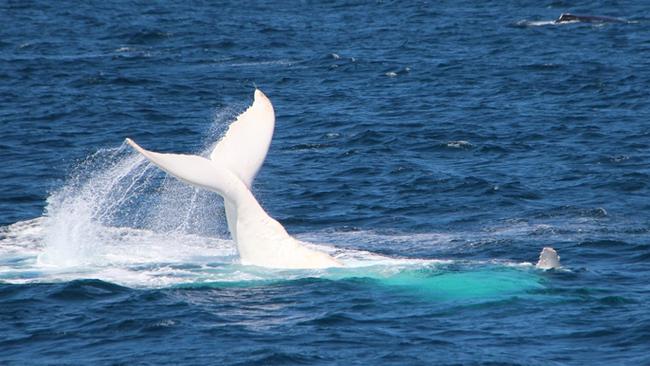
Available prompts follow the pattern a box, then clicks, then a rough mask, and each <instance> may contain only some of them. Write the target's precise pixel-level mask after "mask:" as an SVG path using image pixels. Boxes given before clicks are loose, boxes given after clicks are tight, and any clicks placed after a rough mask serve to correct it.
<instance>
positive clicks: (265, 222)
mask: <svg viewBox="0 0 650 366" xmlns="http://www.w3.org/2000/svg"><path fill="white" fill-rule="evenodd" d="M274 125H275V114H274V112H273V105H272V104H271V101H270V100H269V99H268V98H267V97H266V96H265V95H264V93H262V92H261V91H259V90H255V100H254V102H253V105H252V106H250V107H249V108H248V109H247V110H246V111H245V112H244V113H242V114H241V115H239V116H238V117H237V119H236V120H235V122H233V123H232V124H231V125H230V126H229V128H228V131H226V134H225V135H224V136H223V138H222V139H221V140H219V142H218V143H217V144H216V146H215V147H214V149H213V151H212V153H211V154H210V158H209V159H208V158H204V157H201V156H196V155H181V154H162V153H156V152H152V151H148V150H145V149H144V148H142V147H140V146H139V145H138V144H136V143H135V142H134V141H133V140H131V139H128V138H127V139H126V142H127V143H128V144H129V145H131V146H132V147H133V148H134V149H135V150H137V151H138V152H139V153H141V154H142V155H144V157H146V158H147V159H148V160H149V161H150V162H152V163H153V164H155V165H156V166H158V167H159V168H161V169H162V170H164V171H165V172H167V173H169V174H171V175H173V176H174V177H176V178H178V179H180V180H181V181H183V182H186V183H188V184H191V185H194V186H197V187H200V188H203V189H208V190H211V191H213V192H216V193H218V194H219V195H221V196H222V197H223V198H224V206H225V209H226V219H227V221H228V229H229V230H230V233H231V235H232V237H233V240H235V242H236V243H237V250H238V252H239V256H240V260H241V263H242V264H246V265H256V266H260V267H271V268H292V269H299V268H328V267H339V266H341V264H340V263H339V262H338V261H337V260H336V259H334V258H332V257H331V256H330V255H328V254H326V253H323V252H319V251H316V250H313V249H310V248H307V247H305V246H304V245H302V244H301V243H300V242H299V241H297V240H296V239H294V238H293V237H291V236H290V235H289V234H288V233H287V231H286V230H285V229H284V227H282V225H281V224H280V223H279V222H277V221H276V220H274V219H273V218H271V217H270V216H269V215H268V214H267V213H266V211H264V209H263V208H262V206H260V204H259V203H258V202H257V200H256V199H255V197H254V196H253V194H252V192H251V191H250V188H251V184H252V182H253V179H255V175H256V174H257V172H258V171H259V169H260V167H261V166H262V163H264V159H265V157H266V153H267V152H268V149H269V146H270V144H271V138H272V137H273V129H274Z"/></svg>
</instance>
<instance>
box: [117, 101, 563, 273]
mask: <svg viewBox="0 0 650 366" xmlns="http://www.w3.org/2000/svg"><path fill="white" fill-rule="evenodd" d="M274 128H275V112H274V109H273V105H272V104H271V101H270V100H269V98H268V97H267V96H266V95H264V93H262V92H261V91H260V90H259V89H256V90H255V93H254V100H253V104H252V105H251V106H250V107H249V108H248V109H247V110H246V111H244V112H243V113H242V114H240V115H239V116H238V117H237V118H236V119H235V121H234V122H232V123H231V124H230V126H229V127H228V130H227V131H226V133H225V134H224V136H223V137H222V138H221V139H220V140H219V142H218V143H217V144H216V145H215V147H214V149H213V150H212V152H211V153H210V156H209V157H202V156H197V155H184V154H170V153H157V152H153V151H149V150H146V149H144V148H142V147H141V146H140V145H138V144H137V143H135V141H133V140H131V139H130V138H127V139H126V142H127V143H128V144H129V145H131V146H132V147H133V148H134V149H135V150H136V151H137V152H139V153H140V154H142V155H143V156H144V157H145V158H146V159H148V160H149V161H150V162H151V163H153V164H154V165H156V166H157V167H159V168H160V169H162V170H163V171H165V172H167V173H168V174H170V175H172V176H174V177H176V178H177V179H179V180H181V181H183V182H185V183H187V184H190V185H192V186H195V187H198V188H201V189H207V190H210V191H213V192H216V193H217V194H219V195H220V196H221V197H223V199H224V208H225V212H226V221H227V224H228V230H229V231H230V235H231V236H232V239H233V240H234V242H235V243H236V247H237V252H238V254H239V259H240V263H241V264H243V265H253V266H259V267H267V268H279V269H320V268H332V267H343V266H344V264H343V263H341V262H340V261H338V260H337V259H335V258H334V257H332V256H330V255H329V254H327V253H325V252H322V251H318V250H315V249H312V248H308V247H306V246H305V245H304V244H303V243H301V242H300V241H299V240H297V239H295V238H293V237H292V236H291V235H289V234H288V233H287V231H286V230H285V228H284V227H283V226H282V224H280V223H279V222H278V221H277V220H275V219H273V218H272V217H271V216H269V214H268V213H267V212H266V211H265V210H264V208H262V206H261V205H260V204H259V202H258V201H257V199H256V198H255V196H254V195H253V193H252V192H251V185H252V183H253V180H254V179H255V176H256V175H257V172H258V171H259V169H260V168H261V166H262V164H263V163H264V160H265V158H266V155H267V152H268V149H269V146H270V144H271V139H272V138H273V131H274ZM536 267H537V268H540V269H553V268H559V267H560V257H559V255H558V254H557V252H556V251H555V250H554V249H552V248H549V247H547V248H544V249H543V250H542V252H541V253H540V256H539V261H538V262H537V264H536Z"/></svg>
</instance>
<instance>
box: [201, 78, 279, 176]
mask: <svg viewBox="0 0 650 366" xmlns="http://www.w3.org/2000/svg"><path fill="white" fill-rule="evenodd" d="M254 98H255V99H254V101H253V105H251V106H250V107H249V108H248V109H247V110H246V111H245V112H244V113H242V114H240V115H239V116H238V117H237V119H236V120H235V122H233V123H232V124H231V125H230V127H228V131H226V134H225V135H224V136H223V137H222V138H221V140H220V141H219V142H218V143H217V145H216V146H215V147H214V149H213V150H212V153H211V154H210V159H211V160H213V161H218V162H219V163H221V164H223V165H224V166H226V167H227V168H228V169H229V170H230V171H231V172H233V173H234V174H235V175H236V176H237V177H239V179H241V181H242V182H243V183H244V184H245V185H246V186H247V187H248V188H249V189H250V188H251V184H252V182H253V179H254V178H255V175H256V174H257V172H258V171H259V170H260V167H261V166H262V163H264V159H265V158H266V153H267V152H268V150H269V146H270V145H271V138H272V137H273V129H274V127H275V112H274V111H273V105H272V104H271V101H270V100H269V98H267V97H266V95H264V93H262V92H261V91H260V90H255V97H254Z"/></svg>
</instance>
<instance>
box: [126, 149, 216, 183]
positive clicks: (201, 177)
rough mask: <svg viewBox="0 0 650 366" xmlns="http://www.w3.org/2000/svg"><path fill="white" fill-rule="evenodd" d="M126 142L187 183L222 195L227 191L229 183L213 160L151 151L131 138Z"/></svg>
mask: <svg viewBox="0 0 650 366" xmlns="http://www.w3.org/2000/svg"><path fill="white" fill-rule="evenodd" d="M126 142H127V143H128V144H129V145H131V146H132V147H133V148H134V149H135V150H136V151H138V152H139V153H140V154H142V155H143V156H144V157H145V158H147V159H148V160H149V161H150V162H152V163H153V164H155V165H156V166H158V167H159V168H160V169H162V170H164V171H166V172H167V173H169V174H171V175H173V176H174V177H176V178H178V179H180V180H182V181H184V182H186V183H189V184H191V185H194V186H198V187H201V188H205V189H208V190H211V191H216V192H218V193H220V194H221V195H224V192H225V191H226V190H227V182H226V181H225V180H224V179H223V177H221V176H220V174H219V173H220V171H219V169H218V168H217V166H216V165H215V164H214V163H213V162H212V161H211V160H208V159H206V158H203V157H200V156H196V155H182V154H162V153H157V152H153V151H149V150H146V149H144V148H142V147H141V146H140V145H138V144H136V143H135V142H134V141H133V140H131V139H129V138H127V139H126Z"/></svg>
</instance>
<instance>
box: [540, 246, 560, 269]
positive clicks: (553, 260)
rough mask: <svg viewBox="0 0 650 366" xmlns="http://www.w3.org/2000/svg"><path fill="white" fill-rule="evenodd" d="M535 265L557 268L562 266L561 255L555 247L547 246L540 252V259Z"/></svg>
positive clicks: (544, 267)
mask: <svg viewBox="0 0 650 366" xmlns="http://www.w3.org/2000/svg"><path fill="white" fill-rule="evenodd" d="M535 267H537V268H539V269H556V268H560V267H561V266H560V256H559V255H558V254H557V252H556V251H555V249H553V248H551V247H546V248H544V249H542V252H541V253H539V260H538V261H537V264H536V265H535Z"/></svg>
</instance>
